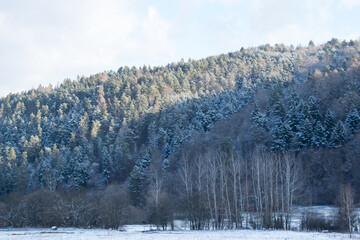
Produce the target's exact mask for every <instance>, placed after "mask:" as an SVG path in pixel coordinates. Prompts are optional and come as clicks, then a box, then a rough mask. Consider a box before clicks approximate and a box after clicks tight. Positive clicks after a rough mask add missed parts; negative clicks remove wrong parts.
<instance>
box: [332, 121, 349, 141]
mask: <svg viewBox="0 0 360 240" xmlns="http://www.w3.org/2000/svg"><path fill="white" fill-rule="evenodd" d="M346 140H347V132H346V127H345V125H344V123H343V122H342V121H340V120H339V121H338V122H337V123H336V125H335V127H334V130H333V132H332V135H331V141H330V143H331V146H332V147H337V146H341V145H342V144H344V143H345V141H346Z"/></svg>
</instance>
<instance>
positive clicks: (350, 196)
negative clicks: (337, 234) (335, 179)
mask: <svg viewBox="0 0 360 240" xmlns="http://www.w3.org/2000/svg"><path fill="white" fill-rule="evenodd" d="M339 215H340V221H341V222H343V223H344V226H343V228H344V229H345V230H346V231H348V232H349V234H350V237H351V234H352V232H353V226H354V221H355V208H354V191H353V189H352V188H351V186H350V185H342V186H341V187H340V191H339Z"/></svg>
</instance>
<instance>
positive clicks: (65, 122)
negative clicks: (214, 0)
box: [0, 39, 360, 229]
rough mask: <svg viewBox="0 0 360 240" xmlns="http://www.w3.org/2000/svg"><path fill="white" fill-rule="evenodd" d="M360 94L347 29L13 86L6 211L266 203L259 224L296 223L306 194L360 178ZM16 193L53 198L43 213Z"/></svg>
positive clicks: (142, 210) (218, 223) (55, 219)
mask: <svg viewBox="0 0 360 240" xmlns="http://www.w3.org/2000/svg"><path fill="white" fill-rule="evenodd" d="M19 71H21V70H19ZM359 95H360V42H359V41H350V42H346V41H343V42H339V41H338V40H337V39H332V40H331V41H329V42H327V43H326V44H323V45H320V46H315V45H314V44H313V42H310V43H309V46H308V47H297V48H294V47H292V46H290V47H287V46H284V45H281V44H280V45H275V46H270V45H264V46H260V47H256V48H248V49H244V48H241V50H239V51H237V52H233V53H228V54H222V55H219V56H213V57H208V58H206V59H201V60H188V61H180V62H178V63H171V64H168V65H167V66H161V67H148V66H143V67H140V68H136V67H131V68H129V67H120V68H119V69H118V70H117V71H107V72H103V73H99V74H96V75H93V76H90V77H81V78H79V79H77V80H69V79H67V80H65V81H64V82H63V83H62V84H61V85H60V86H57V87H52V86H48V87H43V86H39V87H38V88H37V89H33V90H30V91H28V92H22V93H16V94H9V95H8V96H6V97H5V98H2V99H0V106H1V107H0V156H1V158H0V199H1V201H2V203H1V204H0V214H2V219H7V220H4V221H3V220H1V219H0V222H1V221H3V222H2V225H3V226H8V225H11V226H26V225H32V226H42V225H51V224H57V225H68V226H86V227H87V226H90V225H91V226H103V227H116V226H119V225H121V224H123V223H124V221H126V219H129V218H130V217H129V215H131V216H132V218H134V219H136V220H134V221H139V219H140V220H141V221H149V222H153V223H156V224H162V225H166V223H169V222H171V221H172V220H173V219H174V217H175V216H177V217H182V218H184V219H187V220H189V221H190V222H191V224H192V228H194V229H202V228H206V226H207V227H210V225H212V226H213V227H215V228H225V227H227V228H231V227H232V226H233V225H232V223H235V224H236V227H240V226H242V224H243V220H244V219H245V213H247V212H256V213H257V215H256V216H257V217H258V219H257V218H253V217H249V219H247V218H248V215H246V224H252V226H253V227H272V228H273V227H275V228H288V227H289V225H288V221H290V212H291V208H292V206H293V205H311V204H336V202H337V195H338V193H339V189H340V188H341V186H344V185H346V186H350V187H351V188H352V189H354V190H355V192H356V191H359V190H360V171H358V169H359V167H360V159H359V154H360V148H359V147H358V146H359V141H360V136H359V132H358V129H359V128H358V127H359V123H360V116H359V113H358V109H359V107H360V98H359ZM95 193H96V194H95ZM101 196H103V199H102V198H101ZM43 198H44V199H45V198H46V199H47V200H44V201H38V199H43ZM14 199H18V201H20V199H23V200H24V202H25V204H28V205H27V206H31V204H33V205H36V206H37V207H39V208H41V209H52V210H51V211H50V210H49V211H48V210H47V211H44V212H47V213H46V214H48V215H46V214H45V213H44V214H45V215H46V216H42V217H39V218H32V217H33V213H31V212H30V213H29V211H30V210H28V207H24V206H22V205H21V204H22V203H20V202H18V201H15V200H14ZM49 199H51V200H49ZM58 199H61V204H63V205H61V204H60V203H59V201H60V200H58ZM104 199H105V200H104ZM45 202H46V203H45ZM74 202H75V203H77V205H76V204H75V205H76V206H77V207H78V208H79V209H80V206H83V207H84V209H83V210H79V209H78V208H77V209H78V210H77V211H80V212H81V211H82V214H83V215H81V214H80V215H81V216H82V217H81V218H80V219H77V217H78V215H77V216H76V217H75V216H74V214H73V212H72V210H73V209H72V210H71V206H74ZM114 202H116V203H119V204H116V205H117V207H115V208H111V207H110V205H111V203H114ZM120 203H121V204H120ZM41 204H43V205H41ZM71 204H73V205H71ZM39 205H41V206H39ZM14 206H15V207H14ZM54 206H57V207H58V208H57V210H56V209H54V208H55V207H54ZM59 206H60V207H59ZM94 206H97V207H94ZM14 209H17V210H16V211H17V214H14V213H13V212H11V211H15V210H14ZM59 209H61V210H59ZM95 209H96V210H95ZM99 209H101V210H99ZM114 209H115V210H114ZM31 211H35V210H31ZM106 211H107V212H106ZM49 212H51V214H50V213H49ZM60 212H62V214H64V215H66V214H67V215H66V216H67V217H64V216H62V217H59V214H60ZM114 212H116V214H118V215H117V216H113V215H112V214H115V213H114ZM275 212H277V213H278V212H282V213H283V214H284V215H281V216H277V215H274V214H273V213H275ZM90 213H91V214H90ZM60 215H61V214H60ZM90 215H91V216H90ZM135 215H136V216H135ZM19 216H21V217H19ZM105 216H106V217H105ZM119 216H127V217H123V218H121V217H119ZM16 217H18V219H17V220H14V219H13V218H16ZM44 218H45V219H47V218H49V219H51V220H47V221H43V220H42V219H44ZM19 219H21V220H19ZM114 219H115V220H114ZM119 219H121V221H120V220H119ZM124 219H125V220H124ZM209 219H214V220H215V221H214V223H212V224H211V221H210V220H209ZM259 219H260V220H259ZM14 222H20V223H14ZM229 222H230V223H229Z"/></svg>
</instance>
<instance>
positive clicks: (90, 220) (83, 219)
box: [0, 185, 142, 229]
mask: <svg viewBox="0 0 360 240" xmlns="http://www.w3.org/2000/svg"><path fill="white" fill-rule="evenodd" d="M130 205H131V204H130V197H129V194H128V189H127V187H126V186H118V185H109V186H108V187H107V188H106V189H105V190H97V191H89V192H83V191H82V192H75V193H74V192H72V193H65V192H54V191H49V190H37V191H35V192H32V193H30V194H27V195H22V194H19V193H12V194H9V195H6V196H5V198H4V201H3V202H2V203H1V204H0V226H1V227H8V226H11V227H17V228H22V227H29V226H32V227H51V226H62V227H80V228H93V227H100V228H113V229H120V228H121V227H122V226H123V225H124V224H131V223H133V222H138V221H139V220H138V219H142V213H141V212H140V211H139V210H137V209H135V208H134V207H131V206H130Z"/></svg>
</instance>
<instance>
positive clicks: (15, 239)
mask: <svg viewBox="0 0 360 240" xmlns="http://www.w3.org/2000/svg"><path fill="white" fill-rule="evenodd" d="M148 230H149V227H148V226H127V227H126V231H124V232H120V231H115V230H103V229H70V228H60V229H58V230H56V231H52V230H49V229H0V239H1V240H3V239H4V240H5V239H6V240H35V239H36V240H45V239H46V240H50V239H51V240H59V239H66V240H95V239H100V240H112V239H114V240H115V239H124V240H150V239H151V240H153V239H156V240H219V239H221V240H223V239H224V240H230V239H237V240H241V239H246V240H259V239H264V240H280V239H281V240H284V239H286V240H315V239H316V240H335V239H338V240H340V239H341V240H342V239H344V240H345V239H350V238H349V236H348V235H347V234H339V233H316V232H294V231H258V230H228V231H226V230H222V231H164V232H163V231H148ZM352 239H360V235H359V234H356V235H353V237H352Z"/></svg>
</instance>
